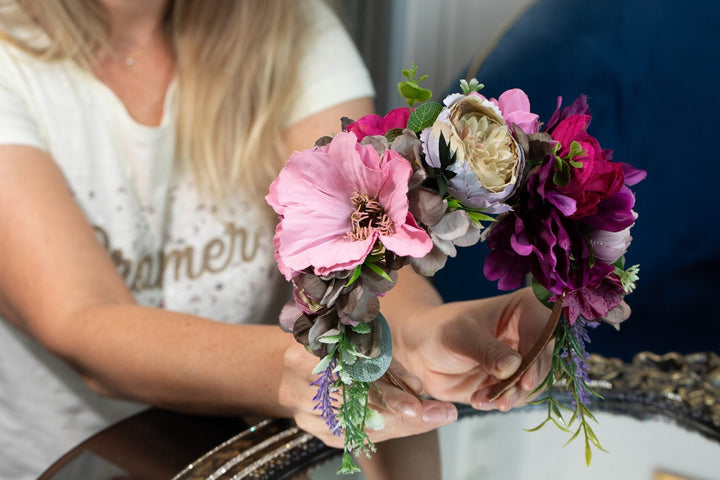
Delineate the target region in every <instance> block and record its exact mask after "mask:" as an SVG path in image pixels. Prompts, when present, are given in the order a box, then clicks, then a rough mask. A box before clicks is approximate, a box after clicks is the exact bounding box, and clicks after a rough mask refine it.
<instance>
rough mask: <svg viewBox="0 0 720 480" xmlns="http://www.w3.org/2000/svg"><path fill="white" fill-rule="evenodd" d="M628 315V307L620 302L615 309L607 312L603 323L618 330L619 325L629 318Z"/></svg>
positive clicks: (623, 302)
mask: <svg viewBox="0 0 720 480" xmlns="http://www.w3.org/2000/svg"><path fill="white" fill-rule="evenodd" d="M630 313H631V312H630V305H628V304H627V303H625V301H624V300H621V301H620V303H619V304H618V306H617V307H615V308H613V309H612V310H610V311H609V312H608V314H607V316H606V317H605V318H603V321H604V322H606V323H609V324H610V325H612V326H613V327H615V329H616V330H620V324H621V323H622V322H624V321H625V320H627V319H628V318H630Z"/></svg>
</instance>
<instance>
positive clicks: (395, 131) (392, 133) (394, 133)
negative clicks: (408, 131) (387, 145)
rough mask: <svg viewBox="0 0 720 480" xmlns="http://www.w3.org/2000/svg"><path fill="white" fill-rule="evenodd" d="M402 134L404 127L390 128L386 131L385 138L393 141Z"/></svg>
mask: <svg viewBox="0 0 720 480" xmlns="http://www.w3.org/2000/svg"><path fill="white" fill-rule="evenodd" d="M400 135H402V128H391V129H390V130H388V131H387V132H385V139H386V140H387V141H388V142H392V141H393V140H395V139H396V138H397V137H399V136H400Z"/></svg>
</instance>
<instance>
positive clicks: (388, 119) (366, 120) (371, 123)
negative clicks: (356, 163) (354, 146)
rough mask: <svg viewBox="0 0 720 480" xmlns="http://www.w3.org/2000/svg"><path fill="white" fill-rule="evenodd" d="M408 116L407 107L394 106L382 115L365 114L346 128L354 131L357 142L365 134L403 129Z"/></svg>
mask: <svg viewBox="0 0 720 480" xmlns="http://www.w3.org/2000/svg"><path fill="white" fill-rule="evenodd" d="M408 118H410V109H409V108H396V109H395V110H390V112H389V113H388V114H387V115H385V116H384V117H381V116H380V115H375V114H371V115H365V116H364V117H362V118H360V119H358V120H357V121H356V122H353V123H351V124H350V125H348V126H347V127H346V129H347V131H348V132H352V133H354V134H355V136H356V137H357V139H358V142H359V141H360V140H362V139H363V138H365V137H367V136H371V135H385V134H386V133H387V132H388V131H390V130H392V129H393V128H399V129H403V128H405V126H406V125H407V122H408Z"/></svg>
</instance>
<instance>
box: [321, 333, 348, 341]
mask: <svg viewBox="0 0 720 480" xmlns="http://www.w3.org/2000/svg"><path fill="white" fill-rule="evenodd" d="M341 338H342V335H341V334H337V335H325V336H323V337H319V338H318V342H320V343H338V342H339V341H340V339H341Z"/></svg>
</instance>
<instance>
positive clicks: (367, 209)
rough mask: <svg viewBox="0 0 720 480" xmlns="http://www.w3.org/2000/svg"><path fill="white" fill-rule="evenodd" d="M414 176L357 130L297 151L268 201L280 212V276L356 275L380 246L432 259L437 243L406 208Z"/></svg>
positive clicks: (277, 251) (277, 242)
mask: <svg viewBox="0 0 720 480" xmlns="http://www.w3.org/2000/svg"><path fill="white" fill-rule="evenodd" d="M411 175H412V166H411V165H410V163H409V162H408V161H407V160H405V159H404V158H403V157H401V156H400V155H399V154H398V153H396V152H394V151H392V150H386V151H385V152H384V154H383V155H382V157H380V156H379V155H378V153H377V151H376V150H375V149H374V148H373V147H372V146H370V145H360V144H359V143H358V142H357V139H356V137H355V135H353V134H352V133H340V134H338V135H336V136H335V137H334V138H333V139H332V141H331V142H330V143H329V144H328V145H326V146H324V147H318V148H315V149H313V150H305V151H302V152H295V153H294V154H293V155H292V156H291V157H290V159H289V160H288V162H287V164H286V166H285V168H283V170H282V171H281V172H280V175H279V176H278V178H276V179H275V181H273V183H272V185H271V186H270V193H269V194H268V195H267V196H266V197H265V199H266V200H267V202H268V203H269V204H270V206H271V207H272V208H273V209H274V210H275V212H276V213H277V214H278V215H280V223H279V224H278V227H277V230H276V232H275V238H274V239H273V245H274V247H275V257H276V260H277V262H278V265H279V266H280V271H281V272H282V273H283V274H284V275H285V277H286V278H287V279H288V280H289V279H291V278H292V277H293V276H295V274H296V273H297V272H300V271H303V270H305V269H306V268H312V269H313V272H314V273H315V274H316V275H328V274H330V273H332V272H337V271H341V270H350V269H353V268H355V267H356V266H358V265H360V264H362V263H363V262H364V261H365V258H366V257H367V255H368V254H369V253H370V252H371V251H372V250H373V248H374V247H375V244H376V242H377V241H380V242H381V243H382V245H383V246H384V247H385V248H386V249H388V250H390V251H392V252H393V253H395V254H396V255H398V256H401V257H404V256H409V257H422V256H424V255H426V254H427V253H428V252H429V251H430V249H431V248H432V241H431V239H430V237H429V236H428V234H427V233H426V232H425V230H423V229H422V228H420V227H419V226H418V225H417V223H416V222H415V219H414V218H413V217H412V215H411V214H410V212H409V211H408V197H407V193H408V180H409V178H410V176H411Z"/></svg>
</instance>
